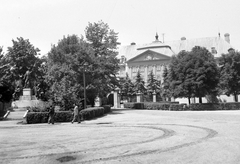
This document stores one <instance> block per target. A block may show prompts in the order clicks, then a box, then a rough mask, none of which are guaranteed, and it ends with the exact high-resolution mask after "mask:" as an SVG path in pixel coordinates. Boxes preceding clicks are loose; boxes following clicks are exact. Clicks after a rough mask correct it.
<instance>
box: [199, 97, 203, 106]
mask: <svg viewBox="0 0 240 164" xmlns="http://www.w3.org/2000/svg"><path fill="white" fill-rule="evenodd" d="M199 103H200V104H202V97H201V96H199Z"/></svg>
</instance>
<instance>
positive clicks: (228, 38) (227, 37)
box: [224, 33, 230, 43]
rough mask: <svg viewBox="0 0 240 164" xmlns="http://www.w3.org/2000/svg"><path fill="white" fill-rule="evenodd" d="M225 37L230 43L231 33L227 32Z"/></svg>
mask: <svg viewBox="0 0 240 164" xmlns="http://www.w3.org/2000/svg"><path fill="white" fill-rule="evenodd" d="M224 37H225V41H226V42H228V43H230V34H229V33H226V34H224Z"/></svg>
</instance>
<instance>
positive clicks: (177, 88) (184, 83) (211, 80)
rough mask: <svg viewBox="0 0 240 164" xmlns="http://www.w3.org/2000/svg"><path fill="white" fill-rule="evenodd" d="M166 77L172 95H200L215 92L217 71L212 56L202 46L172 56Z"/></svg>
mask: <svg viewBox="0 0 240 164" xmlns="http://www.w3.org/2000/svg"><path fill="white" fill-rule="evenodd" d="M168 78H169V82H170V89H171V90H172V91H171V93H172V96H173V97H188V98H191V97H199V98H200V99H199V102H200V103H201V97H203V96H205V95H207V94H211V93H213V92H216V88H217V86H218V82H219V71H218V67H217V64H216V61H215V60H214V56H213V55H212V54H211V53H210V52H209V51H208V50H207V49H206V48H204V47H199V46H195V47H193V49H192V50H191V51H190V52H187V51H181V52H180V53H179V54H178V55H176V56H173V57H172V60H171V63H170V65H169V72H168Z"/></svg>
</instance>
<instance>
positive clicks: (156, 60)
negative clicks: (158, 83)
mask: <svg viewBox="0 0 240 164" xmlns="http://www.w3.org/2000/svg"><path fill="white" fill-rule="evenodd" d="M130 51H131V54H133V55H132V56H133V57H132V58H130V59H128V60H127V59H125V55H124V52H123V51H122V52H120V54H121V64H120V77H125V76H126V72H127V73H128V75H129V78H131V79H134V78H135V77H136V75H137V72H138V70H139V71H140V73H141V75H142V78H143V79H144V81H145V82H147V78H148V75H149V73H150V72H151V71H153V74H154V75H155V77H156V78H157V79H158V80H162V74H163V70H164V67H165V66H166V65H168V63H169V61H170V58H171V56H172V55H174V52H173V51H172V50H171V47H170V46H168V45H165V44H163V43H162V42H161V41H159V40H158V35H156V40H155V41H154V42H152V43H150V44H146V45H142V46H140V47H136V45H134V44H132V45H130V46H129V47H126V49H125V54H127V53H128V54H129V52H130ZM128 57H129V55H128ZM125 61H126V62H125Z"/></svg>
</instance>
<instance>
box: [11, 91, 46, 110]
mask: <svg viewBox="0 0 240 164" xmlns="http://www.w3.org/2000/svg"><path fill="white" fill-rule="evenodd" d="M14 105H15V106H17V107H18V108H23V109H26V108H27V107H36V106H38V107H44V106H45V103H44V102H42V101H41V100H37V98H36V96H33V95H32V90H31V88H24V89H23V95H22V96H20V98H19V100H18V101H15V102H14Z"/></svg>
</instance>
